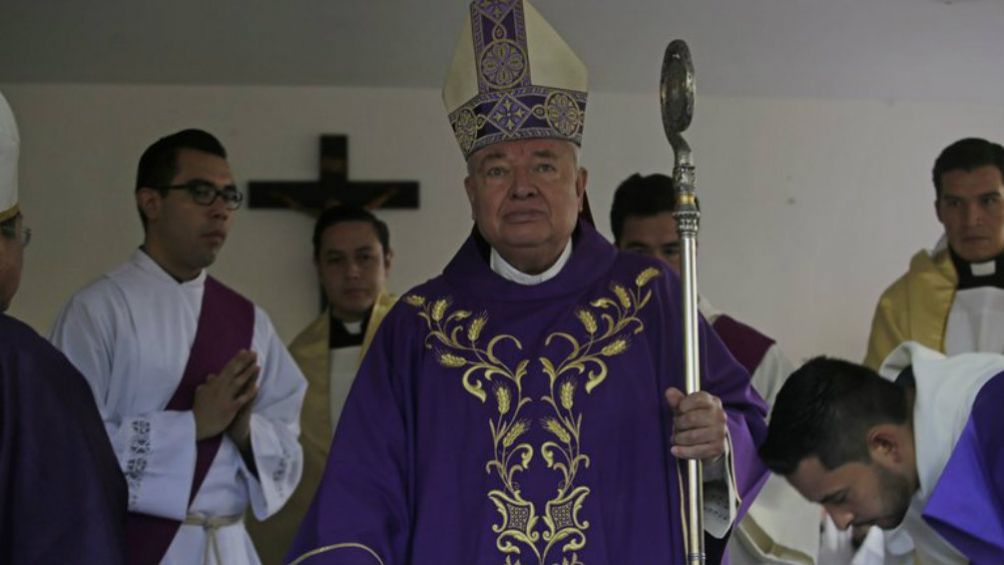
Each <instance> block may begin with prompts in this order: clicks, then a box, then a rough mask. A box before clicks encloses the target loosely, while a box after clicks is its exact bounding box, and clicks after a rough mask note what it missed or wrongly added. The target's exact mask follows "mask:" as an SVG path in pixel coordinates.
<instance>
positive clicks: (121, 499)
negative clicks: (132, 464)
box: [0, 94, 126, 565]
mask: <svg viewBox="0 0 1004 565" xmlns="http://www.w3.org/2000/svg"><path fill="white" fill-rule="evenodd" d="M18 152H19V139H18V132H17V124H16V123H15V121H14V115H13V113H12V112H11V111H10V107H8V106H7V101H6V100H5V99H4V97H3V95H2V94H0V563H12V564H13V563H106V564H108V565H120V564H122V563H124V562H125V559H124V558H125V555H124V551H123V546H124V542H123V538H124V532H123V528H124V525H125V514H126V484H125V480H123V478H122V473H121V472H120V471H119V467H118V461H116V459H115V453H114V452H113V451H112V447H111V445H110V444H109V442H108V436H107V435H106V434H105V429H104V425H103V424H102V422H101V416H100V414H99V413H98V408H97V406H96V405H95V403H94V398H93V397H92V396H91V393H90V390H89V389H88V388H87V381H85V380H84V378H83V377H82V376H81V375H80V373H79V372H78V371H77V370H76V369H74V367H73V365H72V364H70V362H69V361H68V360H67V359H66V356H64V355H63V354H62V353H60V352H59V351H58V350H57V349H56V348H54V347H53V346H52V345H51V344H50V343H49V342H48V341H46V340H45V339H44V338H43V337H41V336H40V335H38V334H37V333H35V331H34V330H32V329H31V328H29V327H28V326H27V325H26V324H24V323H23V322H21V321H19V320H16V319H15V318H12V317H10V316H8V315H6V314H5V313H4V312H5V311H6V310H7V308H8V307H9V306H10V303H11V300H12V299H13V298H14V294H15V293H16V292H17V288H18V284H19V283H20V281H21V267H22V265H23V262H24V248H25V247H26V246H27V245H28V241H29V239H30V237H31V230H29V229H28V228H26V227H24V219H23V217H22V215H21V208H20V206H19V203H18V194H17V159H18Z"/></svg>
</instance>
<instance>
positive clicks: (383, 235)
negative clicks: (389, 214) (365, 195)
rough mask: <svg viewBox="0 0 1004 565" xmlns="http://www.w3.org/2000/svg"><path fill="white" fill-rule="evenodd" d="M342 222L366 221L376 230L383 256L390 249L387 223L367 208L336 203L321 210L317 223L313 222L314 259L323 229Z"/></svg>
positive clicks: (319, 252) (318, 251) (319, 249)
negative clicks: (336, 204)
mask: <svg viewBox="0 0 1004 565" xmlns="http://www.w3.org/2000/svg"><path fill="white" fill-rule="evenodd" d="M342 222H366V223H368V224H370V225H372V226H373V229H374V230H376V233H377V239H379V240H380V245H382V246H383V253H384V256H386V255H387V253H388V252H389V251H390V230H388V229H387V224H385V223H384V222H383V220H381V219H380V218H377V217H376V216H374V215H373V213H372V212H370V211H369V210H364V209H362V208H357V207H355V206H343V205H338V206H332V207H330V208H328V209H326V210H325V211H323V212H321V216H320V217H319V218H317V223H315V224H314V238H313V242H314V259H318V258H319V257H320V256H321V236H322V235H324V230H326V229H328V228H330V227H331V226H333V225H335V224H340V223H342Z"/></svg>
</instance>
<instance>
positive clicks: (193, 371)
mask: <svg viewBox="0 0 1004 565" xmlns="http://www.w3.org/2000/svg"><path fill="white" fill-rule="evenodd" d="M253 334H254V304H253V303H251V301H250V300H248V299H246V298H244V297H243V296H241V295H240V294H237V293H236V292H234V291H233V290H231V289H229V288H227V287H226V286H224V285H223V284H222V283H220V282H219V281H217V280H216V279H214V278H212V277H209V276H207V277H206V283H205V289H204V290H203V294H202V310H201V311H200V313H199V325H198V328H197V329H196V332H195V341H194V343H192V350H191V352H190V353H189V354H188V364H187V365H186V366H185V372H184V374H183V375H182V377H181V382H180V383H179V384H178V388H177V389H176V390H175V391H174V396H172V397H171V400H169V401H168V403H167V406H166V407H165V410H178V411H184V410H191V409H192V405H193V404H194V402H195V389H196V387H198V386H199V385H201V384H202V383H204V382H205V381H206V377H207V376H208V375H209V374H210V373H216V372H218V371H220V370H221V369H223V367H224V366H225V365H226V364H227V362H228V361H230V359H231V358H232V357H233V356H234V355H236V354H237V352H238V351H239V350H241V349H250V347H251V337H252V335H253ZM222 441H223V434H219V435H217V436H215V437H211V438H207V439H204V440H202V441H199V442H198V443H197V444H196V458H195V476H194V478H193V479H192V491H191V493H190V494H189V497H188V503H189V504H191V503H192V501H193V500H195V495H196V493H198V492H199V487H201V486H202V481H204V480H205V478H206V475H207V474H208V473H209V467H211V466H212V464H213V459H214V458H215V457H216V452H217V450H219V448H220V442H222ZM179 527H181V522H179V521H177V520H172V519H170V518H161V517H158V516H150V515H148V514H138V513H135V512H130V513H129V517H128V520H127V522H126V552H127V554H128V557H127V563H128V564H129V565H156V564H157V563H160V560H161V559H163V557H164V555H165V554H166V553H167V548H168V547H170V545H171V541H172V540H174V535H175V533H177V531H178V528H179Z"/></svg>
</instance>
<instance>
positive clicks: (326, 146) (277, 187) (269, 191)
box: [248, 135, 418, 217]
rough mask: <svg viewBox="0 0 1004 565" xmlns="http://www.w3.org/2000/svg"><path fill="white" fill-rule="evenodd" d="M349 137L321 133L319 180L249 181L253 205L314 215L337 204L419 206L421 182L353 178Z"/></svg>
mask: <svg viewBox="0 0 1004 565" xmlns="http://www.w3.org/2000/svg"><path fill="white" fill-rule="evenodd" d="M348 143H349V142H348V137H346V136H344V135H322V136H321V159H320V161H321V177H320V179H319V180H318V181H249V182H248V207H249V208H289V209H291V210H295V211H298V212H304V213H306V214H309V215H311V216H315V217H316V216H318V215H320V213H321V211H322V210H324V209H325V208H329V207H331V206H335V205H339V204H341V205H348V206H356V207H359V208H365V209H367V210H375V209H378V208H412V209H414V208H418V182H417V181H350V180H349V159H348Z"/></svg>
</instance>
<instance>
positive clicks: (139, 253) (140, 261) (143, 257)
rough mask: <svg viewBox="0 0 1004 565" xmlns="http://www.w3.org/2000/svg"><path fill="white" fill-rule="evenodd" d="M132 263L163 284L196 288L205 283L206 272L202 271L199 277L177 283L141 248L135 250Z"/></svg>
mask: <svg viewBox="0 0 1004 565" xmlns="http://www.w3.org/2000/svg"><path fill="white" fill-rule="evenodd" d="M132 262H133V263H134V264H135V265H136V266H137V267H139V268H140V269H141V270H143V271H146V272H147V273H150V274H151V275H154V276H155V277H157V278H159V279H163V280H164V281H165V282H168V281H170V282H173V283H174V284H180V285H181V286H196V287H198V286H202V284H203V283H205V282H206V270H205V269H202V270H201V271H199V276H197V277H195V278H194V279H192V280H188V281H185V282H182V283H179V282H178V280H177V279H175V278H174V277H172V276H171V273H168V272H167V271H166V270H165V269H164V267H161V266H160V263H157V262H156V261H154V260H153V257H150V255H149V254H147V252H146V251H144V250H143V248H142V247H139V248H137V249H136V251H134V252H133V254H132Z"/></svg>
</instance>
